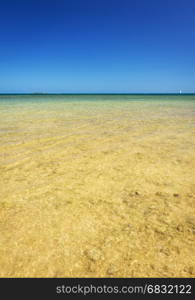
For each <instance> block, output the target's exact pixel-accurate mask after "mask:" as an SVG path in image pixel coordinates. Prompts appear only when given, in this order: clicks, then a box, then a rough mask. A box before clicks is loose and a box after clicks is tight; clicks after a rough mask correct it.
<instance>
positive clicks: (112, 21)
mask: <svg viewBox="0 0 195 300" xmlns="http://www.w3.org/2000/svg"><path fill="white" fill-rule="evenodd" d="M180 89H181V90H182V91H183V92H195V1H194V0H134V1H131V0H52V1H51V0H17V1H16V0H0V93H17V92H18V93H20V92H22V93H25V92H27V93H28V92H30V93H31V92H49V93H52V92H53V93H55V92H59V93H85V92H86V93H109V92H111V93H136V92H138V93H139V92H141V93H150V92H154V93H155V92H160V93H161V92H162V93H163V92H165V93H166V92H178V91H179V90H180Z"/></svg>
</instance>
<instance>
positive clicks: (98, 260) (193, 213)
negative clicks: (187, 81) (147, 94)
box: [0, 101, 195, 277]
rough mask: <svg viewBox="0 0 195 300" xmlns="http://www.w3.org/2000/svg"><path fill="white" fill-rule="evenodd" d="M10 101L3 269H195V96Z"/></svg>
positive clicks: (0, 148)
mask: <svg viewBox="0 0 195 300" xmlns="http://www.w3.org/2000/svg"><path fill="white" fill-rule="evenodd" d="M0 108H1V110H0V116H1V119H0V276H1V277H195V101H194V102H190V103H188V102H181V103H180V102H177V101H173V102H170V101H165V102H155V101H148V102H147V101H143V102H136V101H135V102H133V101H132V102H125V101H124V102H118V101H116V102H112V101H110V102H109V101H107V102H101V101H100V102H90V101H86V102H85V101H84V102H75V103H71V102H67V103H65V102H59V103H58V102H56V103H55V105H54V104H53V103H52V102H49V103H44V102H43V103H41V102H40V103H36V102H35V103H34V102H32V103H28V102H27V103H22V104H21V103H15V104H13V105H7V104H5V103H4V104H2V105H1V107H0Z"/></svg>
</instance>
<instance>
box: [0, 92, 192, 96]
mask: <svg viewBox="0 0 195 300" xmlns="http://www.w3.org/2000/svg"><path fill="white" fill-rule="evenodd" d="M0 95H35V96H36V95H181V96H182V95H195V92H186V93H185V92H184V93H180V92H177V93H176V92H169V93H158V92H151V93H150V92H149V93H141V92H138V93H58V92H56V93H41V92H40V93H38V92H37V93H36V92H33V93H25V92H24V93H21V92H18V93H0Z"/></svg>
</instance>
